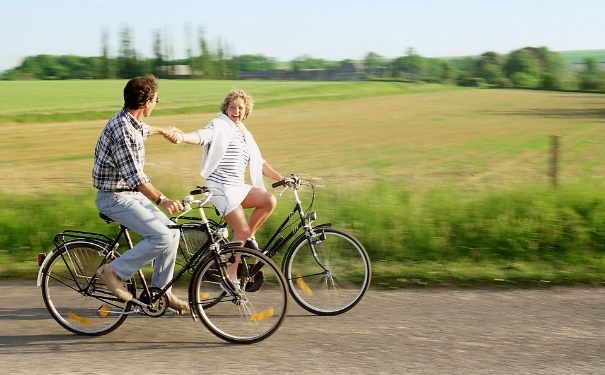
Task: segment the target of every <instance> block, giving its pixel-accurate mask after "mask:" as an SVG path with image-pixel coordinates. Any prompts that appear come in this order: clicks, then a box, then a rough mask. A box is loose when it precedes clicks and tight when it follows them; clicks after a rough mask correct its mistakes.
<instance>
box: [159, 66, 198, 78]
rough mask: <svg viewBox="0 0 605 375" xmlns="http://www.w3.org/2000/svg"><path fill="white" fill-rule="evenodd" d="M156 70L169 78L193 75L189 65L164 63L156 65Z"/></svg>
mask: <svg viewBox="0 0 605 375" xmlns="http://www.w3.org/2000/svg"><path fill="white" fill-rule="evenodd" d="M157 70H158V71H160V72H162V73H164V74H165V75H166V76H168V77H171V78H190V77H192V76H193V69H192V68H191V65H164V66H158V67H157Z"/></svg>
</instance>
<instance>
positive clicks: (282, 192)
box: [279, 186, 289, 197]
mask: <svg viewBox="0 0 605 375" xmlns="http://www.w3.org/2000/svg"><path fill="white" fill-rule="evenodd" d="M288 188H289V186H286V187H285V188H283V189H282V191H281V192H280V193H279V196H280V197H281V196H282V194H284V191H286V190H288Z"/></svg>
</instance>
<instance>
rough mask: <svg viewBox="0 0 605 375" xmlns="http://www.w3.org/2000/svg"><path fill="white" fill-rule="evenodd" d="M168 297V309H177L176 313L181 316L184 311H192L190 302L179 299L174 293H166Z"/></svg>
mask: <svg viewBox="0 0 605 375" xmlns="http://www.w3.org/2000/svg"><path fill="white" fill-rule="evenodd" d="M166 296H167V297H168V307H170V308H171V309H175V310H176V311H178V312H180V313H181V314H182V313H183V312H184V311H190V310H191V307H189V302H187V301H183V300H182V299H179V298H178V297H177V296H175V295H174V294H172V292H168V293H166Z"/></svg>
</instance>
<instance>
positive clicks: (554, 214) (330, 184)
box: [0, 81, 605, 286]
mask: <svg viewBox="0 0 605 375" xmlns="http://www.w3.org/2000/svg"><path fill="white" fill-rule="evenodd" d="M7 84H9V85H8V86H6V85H7ZM13 84H14V86H10V85H13ZM29 85H31V86H29ZM53 85H58V86H53ZM122 86H123V82H117V81H108V82H97V81H74V82H0V99H3V100H0V103H1V104H0V119H3V120H0V129H1V130H2V132H3V137H2V140H1V141H0V142H1V143H2V147H1V148H0V160H2V161H1V162H0V175H1V176H2V179H1V180H0V196H1V197H2V199H3V201H4V202H5V209H3V212H4V213H5V214H4V215H3V216H4V218H3V219H2V220H1V221H0V223H1V225H2V226H3V227H4V228H2V233H3V234H1V235H0V277H9V276H19V275H20V276H23V275H25V276H27V275H31V273H32V272H31V271H32V269H33V270H35V264H33V259H34V255H35V254H36V253H37V252H40V251H47V250H48V249H49V248H50V246H51V245H52V236H53V235H54V233H56V232H58V231H60V230H62V229H65V228H69V227H78V228H85V229H90V230H104V228H105V227H104V226H105V224H103V223H102V222H101V221H100V220H98V219H96V212H95V209H94V202H93V196H94V191H93V189H92V187H91V185H90V169H91V163H92V152H93V149H94V144H95V142H96V139H97V137H98V135H99V132H100V131H101V129H102V127H103V126H104V124H105V122H106V119H107V117H108V116H109V115H111V114H112V113H113V112H115V111H117V110H118V109H119V106H120V102H121V101H120V92H121V87H122ZM233 86H238V87H241V88H244V89H245V90H247V91H248V92H250V93H251V94H252V95H253V96H254V97H255V99H256V100H257V107H256V110H255V111H254V113H253V114H252V116H251V118H250V119H249V120H248V121H247V126H248V127H249V128H250V129H251V130H252V131H253V133H254V134H255V137H256V139H257V142H258V143H259V145H260V146H261V150H262V151H263V156H264V157H265V158H266V159H267V160H268V161H269V162H270V163H271V164H272V165H273V166H274V167H275V168H276V169H278V170H279V171H281V172H282V173H284V174H287V173H297V174H302V175H303V176H306V177H313V178H320V179H321V180H318V181H317V183H318V184H319V185H321V187H320V190H319V196H318V198H317V203H316V205H317V209H318V212H319V217H320V220H318V221H319V222H324V221H331V222H333V223H334V224H335V225H336V226H338V227H340V228H345V229H347V230H349V231H351V232H353V233H354V234H355V235H356V236H358V237H359V238H360V239H361V240H362V242H363V243H364V245H365V246H366V247H367V248H368V250H369V252H370V254H371V256H372V259H373V263H374V269H375V271H376V272H375V275H376V277H375V281H376V283H375V284H376V285H379V284H382V285H385V286H401V285H410V284H412V285H417V284H425V283H429V284H449V283H456V284H460V283H463V284H464V283H473V284H476V283H494V282H495V283H504V284H507V285H508V284H509V283H513V284H514V283H550V282H556V283H575V282H580V283H601V282H603V281H604V280H605V274H604V273H603V271H602V269H603V268H602V265H603V264H604V263H605V262H604V261H603V254H602V249H603V245H605V239H604V238H605V236H603V235H602V233H601V231H603V230H602V229H601V228H602V227H601V224H603V225H605V218H603V217H602V216H604V215H603V214H601V212H605V201H603V199H602V198H601V196H602V190H603V187H604V186H603V185H604V181H603V177H604V176H605V163H604V161H605V160H604V159H605V148H604V147H603V146H604V143H605V142H604V137H605V133H604V132H603V130H604V129H603V127H604V125H605V121H604V120H603V118H605V116H604V115H605V96H603V95H595V94H576V93H559V92H538V91H522V90H479V89H460V88H454V87H442V86H426V85H419V86H416V85H411V86H410V85H403V84H392V83H389V84H382V83H372V84H369V85H366V84H364V83H348V84H342V83H312V82H311V83H295V82H275V83H267V82H189V81H163V82H161V86H160V97H161V98H162V102H161V103H160V105H159V106H158V110H157V111H156V112H154V115H153V116H152V117H151V118H149V119H148V122H149V123H150V124H153V125H161V126H164V125H174V126H177V127H179V128H181V129H183V130H186V131H190V130H194V129H197V128H200V127H202V126H204V125H205V124H206V123H207V122H208V121H209V120H210V119H211V118H212V117H213V116H214V115H215V113H216V108H217V107H218V104H219V103H220V101H221V99H222V98H223V97H224V95H225V94H226V92H227V91H228V90H229V89H230V88H231V87H233ZM11 92H12V93H11ZM68 93H71V94H68ZM26 98H27V100H26ZM7 101H8V102H9V103H8V104H7V103H6V102H7ZM11 101H12V105H10V102H11ZM27 103H29V105H27ZM32 113H34V114H36V116H37V119H38V121H34V122H17V121H21V119H26V118H27V116H28V115H30V114H32ZM84 113H85V114H86V116H90V117H91V119H87V120H77V117H78V114H84ZM57 114H59V115H57ZM57 116H58V117H57ZM554 135H556V136H559V140H560V151H561V152H560V157H559V158H560V164H559V188H558V189H553V188H552V187H551V178H550V176H549V171H550V161H551V158H552V154H551V139H552V136H554ZM146 147H147V155H148V157H147V167H146V169H147V173H148V174H149V175H150V176H151V178H152V181H153V182H154V184H155V185H156V186H158V187H160V188H161V189H162V191H164V192H165V193H167V194H169V195H170V196H172V197H178V196H182V195H184V194H185V193H186V192H187V191H188V190H189V189H190V188H192V187H194V186H195V185H197V184H200V183H202V181H201V180H200V177H199V175H198V170H199V166H200V153H201V150H200V149H199V148H197V147H196V146H191V145H171V144H169V143H167V142H166V141H164V140H163V139H162V138H160V137H158V138H151V139H150V140H148V142H147V146H146ZM279 202H280V203H279V208H278V212H277V213H276V214H275V215H274V218H272V219H271V221H270V222H269V223H267V225H266V227H267V228H271V227H274V224H275V222H276V221H277V220H278V217H281V214H282V213H284V214H285V212H286V210H287V209H289V208H290V204H291V202H290V200H289V199H288V198H287V197H285V196H284V197H280V198H279ZM263 235H266V232H262V233H261V234H260V236H261V237H262V236H263ZM488 241H489V242H488ZM574 248H575V249H576V251H575V252H574V251H572V250H571V249H574ZM559 253H560V257H557V254H559Z"/></svg>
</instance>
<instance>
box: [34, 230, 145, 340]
mask: <svg viewBox="0 0 605 375" xmlns="http://www.w3.org/2000/svg"><path fill="white" fill-rule="evenodd" d="M103 250H104V248H103V246H102V245H100V244H98V243H94V242H88V241H79V240H78V241H72V242H68V243H66V244H64V245H63V246H61V248H60V249H59V250H58V251H56V252H53V253H52V255H51V257H52V258H51V259H50V260H49V262H48V263H47V264H46V266H45V268H44V270H43V271H42V280H41V284H42V297H43V299H44V304H45V305H46V308H47V309H48V311H49V312H50V315H51V316H52V317H53V318H54V319H55V320H56V321H57V322H58V323H59V324H60V325H61V326H63V327H64V328H65V329H67V330H68V331H71V332H73V333H76V334H80V335H91V336H95V335H104V334H107V333H109V332H111V331H113V330H115V329H116V328H118V327H119V326H120V325H121V324H122V323H123V322H124V320H125V319H126V317H127V315H126V312H127V311H128V310H129V303H128V302H125V301H122V300H120V299H118V298H117V297H115V296H114V295H113V294H111V292H110V291H109V290H108V289H107V287H106V286H105V285H104V284H103V283H102V282H101V280H99V279H98V278H96V277H94V275H95V271H96V270H97V269H98V268H99V267H100V266H101V265H102V264H104V259H105V256H104V255H103ZM93 278H94V281H93ZM128 289H129V290H130V291H131V293H133V295H135V287H134V285H133V284H129V285H128Z"/></svg>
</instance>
